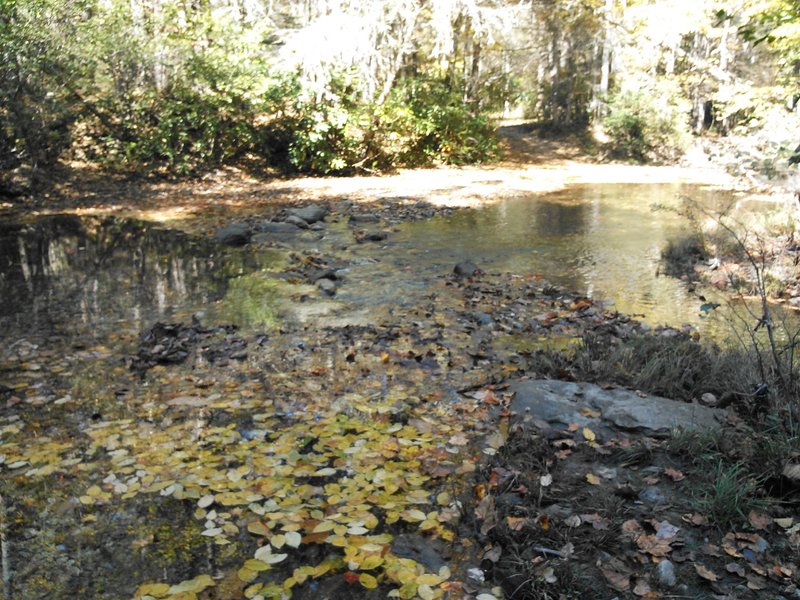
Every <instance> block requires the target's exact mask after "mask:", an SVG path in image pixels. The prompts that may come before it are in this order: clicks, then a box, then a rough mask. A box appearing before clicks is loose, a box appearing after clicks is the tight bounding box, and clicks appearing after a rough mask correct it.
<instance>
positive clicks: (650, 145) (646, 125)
mask: <svg viewBox="0 0 800 600" xmlns="http://www.w3.org/2000/svg"><path fill="white" fill-rule="evenodd" d="M603 126H604V127H605V129H606V133H607V134H608V136H609V137H610V138H611V140H612V141H611V144H612V149H611V153H612V155H613V156H615V157H619V158H631V159H634V160H637V161H639V162H648V161H660V160H674V159H676V158H678V156H680V154H681V153H682V152H683V150H684V149H685V148H686V143H687V140H688V131H687V127H686V123H685V117H684V113H683V112H682V111H681V108H680V107H679V106H678V105H677V103H676V102H674V101H672V100H671V99H670V95H669V94H666V93H665V94H661V95H660V96H659V95H657V94H655V93H649V92H640V91H637V92H623V93H621V94H619V95H617V96H615V97H613V98H612V99H611V102H610V104H609V113H608V116H606V117H605V119H603Z"/></svg>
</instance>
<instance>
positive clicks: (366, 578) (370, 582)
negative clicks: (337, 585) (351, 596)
mask: <svg viewBox="0 0 800 600" xmlns="http://www.w3.org/2000/svg"><path fill="white" fill-rule="evenodd" d="M358 582H359V583H360V584H361V585H362V586H364V587H365V588H367V589H368V590H374V589H375V588H376V587H378V580H377V579H375V577H373V576H372V575H370V574H369V573H361V575H359V576H358Z"/></svg>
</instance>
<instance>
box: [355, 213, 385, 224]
mask: <svg viewBox="0 0 800 600" xmlns="http://www.w3.org/2000/svg"><path fill="white" fill-rule="evenodd" d="M380 220H381V218H380V217H379V216H378V215H376V214H374V213H361V214H354V215H350V223H377V222H378V221H380Z"/></svg>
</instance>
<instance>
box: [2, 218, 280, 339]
mask: <svg viewBox="0 0 800 600" xmlns="http://www.w3.org/2000/svg"><path fill="white" fill-rule="evenodd" d="M278 260H279V259H278V256H277V254H276V253H274V252H271V253H270V252H260V253H258V254H257V255H256V254H252V253H247V252H242V251H232V250H225V249H222V248H220V247H219V246H218V245H217V244H215V243H213V242H211V241H210V240H204V239H200V238H196V237H192V236H189V235H187V234H185V233H183V232H181V231H176V230H170V229H165V228H162V227H158V226H155V225H152V224H148V223H145V222H141V221H133V220H122V219H115V218H97V217H77V216H72V215H56V216H48V217H44V218H40V219H38V220H35V221H33V222H30V223H24V224H4V225H0V298H2V302H1V303H0V325H2V327H3V331H4V332H5V333H6V334H7V335H11V334H13V333H15V332H16V333H19V334H22V333H24V334H28V335H29V334H31V333H41V334H43V335H49V334H52V333H71V332H78V331H85V332H95V333H108V332H110V331H113V330H115V329H117V328H119V327H124V328H134V329H140V328H145V327H147V326H149V325H150V324H152V323H153V322H154V321H156V320H169V319H170V318H171V317H172V316H173V315H174V314H175V313H176V311H179V310H181V309H182V308H195V309H197V308H199V307H202V306H205V305H207V304H209V303H213V302H215V301H217V300H219V299H221V298H223V297H224V296H225V294H226V292H227V291H228V289H229V282H230V281H231V280H232V279H234V278H237V277H239V276H240V275H243V274H245V273H247V272H251V271H253V270H254V269H256V268H259V267H262V266H264V265H266V264H270V263H273V262H277V261H278Z"/></svg>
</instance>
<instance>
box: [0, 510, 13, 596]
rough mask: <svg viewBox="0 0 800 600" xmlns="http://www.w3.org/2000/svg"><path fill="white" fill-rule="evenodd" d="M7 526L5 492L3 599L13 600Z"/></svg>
mask: <svg viewBox="0 0 800 600" xmlns="http://www.w3.org/2000/svg"><path fill="white" fill-rule="evenodd" d="M7 528H8V525H7V523H6V504H5V500H4V498H3V494H0V565H2V571H3V599H4V600H11V558H10V556H11V552H9V550H8V531H7Z"/></svg>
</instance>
